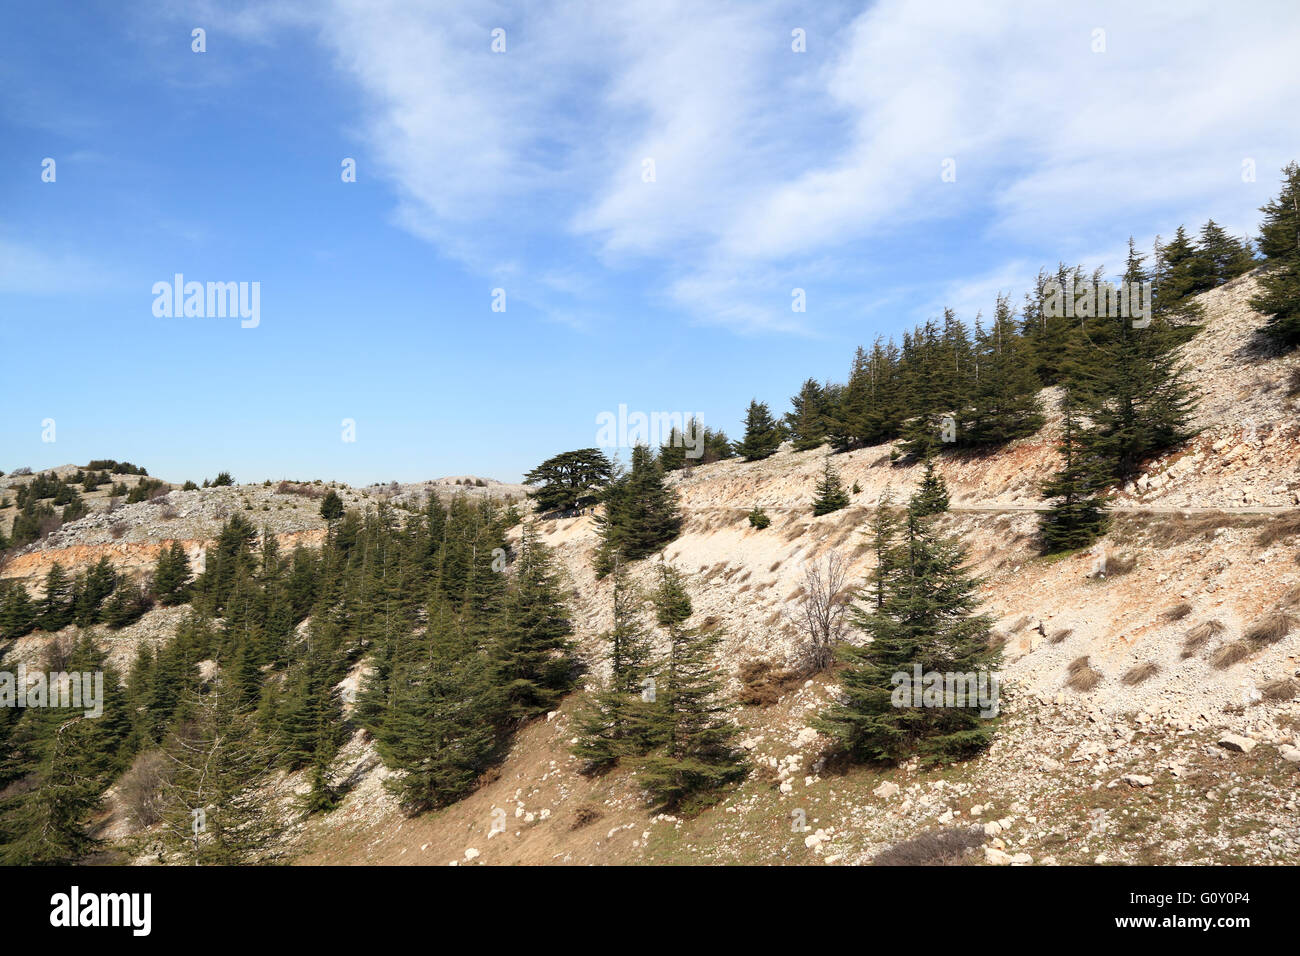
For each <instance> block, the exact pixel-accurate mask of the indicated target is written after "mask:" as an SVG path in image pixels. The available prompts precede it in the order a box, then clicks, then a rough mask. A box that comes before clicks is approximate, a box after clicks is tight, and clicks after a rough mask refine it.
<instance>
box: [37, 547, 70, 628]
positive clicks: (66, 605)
mask: <svg viewBox="0 0 1300 956" xmlns="http://www.w3.org/2000/svg"><path fill="white" fill-rule="evenodd" d="M73 610H74V608H73V604H72V581H71V580H69V578H68V574H67V572H66V571H64V570H63V565H62V564H60V563H59V562H58V561H55V562H54V563H53V564H52V565H50V570H49V572H48V573H47V574H46V575H45V597H44V599H42V601H41V610H40V623H41V630H43V631H59V630H62V629H63V628H65V627H67V626H68V625H69V624H71V623H72V616H73Z"/></svg>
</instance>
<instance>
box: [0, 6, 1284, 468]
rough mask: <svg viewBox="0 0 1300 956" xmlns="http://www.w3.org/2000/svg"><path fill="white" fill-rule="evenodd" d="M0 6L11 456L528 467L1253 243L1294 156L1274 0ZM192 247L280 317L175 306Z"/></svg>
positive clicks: (717, 422) (3, 376)
mask: <svg viewBox="0 0 1300 956" xmlns="http://www.w3.org/2000/svg"><path fill="white" fill-rule="evenodd" d="M6 6H7V9H6V12H5V24H6V29H5V31H4V32H3V34H0V369H3V371H0V468H3V469H5V470H11V469H12V468H14V467H17V466H20V465H29V466H31V467H34V468H40V467H48V466H51V465H56V464H62V463H66V462H75V463H83V462H84V461H85V460H87V459H89V458H92V457H114V458H119V459H129V460H131V461H134V462H137V463H141V464H144V465H146V466H147V467H149V469H150V472H151V473H153V474H157V475H161V476H164V477H167V478H170V479H173V480H183V479H186V478H194V479H196V480H197V479H199V478H203V477H209V476H211V475H213V474H215V473H216V472H217V471H218V470H221V469H229V470H231V471H233V472H234V474H235V475H236V477H237V478H238V479H239V480H241V481H252V480H262V479H264V478H280V477H297V478H314V477H325V478H338V479H342V480H345V481H350V482H353V483H366V482H370V481H387V480H390V479H397V480H402V481H413V480H418V479H423V478H429V477H436V476H439V475H446V474H466V473H474V474H482V475H487V476H492V477H497V478H501V479H504V480H514V479H517V478H518V477H519V476H520V475H521V474H522V473H523V472H524V471H526V470H527V469H528V468H530V467H531V466H532V465H534V464H536V463H537V462H538V461H540V460H541V459H542V458H544V457H547V456H548V455H550V454H553V453H556V452H559V451H562V450H565V449H568V448H574V447H582V446H586V445H591V444H594V443H595V441H596V430H597V425H596V419H597V416H598V415H599V414H600V413H601V412H605V411H614V410H616V409H617V408H618V406H619V405H620V404H625V405H627V406H628V408H629V409H631V410H642V411H646V412H651V411H683V412H699V413H701V415H702V416H703V418H704V420H705V421H706V422H707V423H709V424H711V425H714V426H715V427H720V428H723V429H725V430H726V431H727V432H728V433H729V434H732V436H733V437H738V433H739V422H740V419H741V417H742V416H743V413H744V408H745V405H746V403H747V402H748V400H749V399H750V398H751V397H758V398H760V399H762V400H765V401H768V402H769V403H771V404H772V406H773V409H774V411H777V412H780V411H783V410H784V409H785V408H786V407H787V402H788V398H789V396H790V395H791V394H793V393H794V392H795V391H796V390H797V388H798V385H799V383H800V382H801V381H802V380H803V379H804V378H806V377H808V376H815V377H817V378H836V379H842V378H843V377H844V375H845V372H846V370H847V368H848V364H849V361H850V359H851V357H852V352H853V349H854V347H855V346H857V345H859V344H869V343H870V342H871V340H872V339H873V338H874V337H875V336H876V335H890V334H897V333H899V332H900V331H901V330H902V329H903V328H905V327H908V326H910V325H912V324H914V323H916V322H918V321H922V320H924V319H925V318H927V317H929V316H932V315H935V314H937V313H938V312H939V311H940V310H941V309H942V308H943V307H944V306H945V305H950V306H952V307H954V308H956V309H957V310H958V312H959V315H960V316H961V317H962V318H963V319H965V320H966V321H967V322H972V321H973V320H974V317H975V315H976V313H977V312H978V311H980V310H983V312H984V313H985V314H986V315H987V314H988V313H989V312H990V311H991V309H992V306H993V303H994V299H995V296H996V295H997V293H998V292H999V291H1008V292H1011V293H1012V294H1013V297H1014V299H1015V300H1016V301H1019V298H1020V296H1021V294H1022V293H1023V291H1024V289H1025V288H1026V286H1027V285H1028V283H1029V281H1030V279H1031V278H1032V276H1033V275H1034V274H1035V273H1036V272H1037V270H1038V268H1039V267H1040V266H1042V265H1052V264H1054V263H1055V262H1056V261H1057V260H1058V259H1065V260H1068V261H1072V262H1074V261H1078V262H1082V263H1084V264H1085V265H1088V266H1090V267H1091V266H1094V265H1106V266H1108V267H1111V268H1112V269H1118V267H1119V264H1120V259H1121V255H1122V250H1123V248H1124V244H1125V241H1126V239H1127V237H1128V236H1129V234H1130V233H1131V234H1133V235H1135V236H1136V237H1137V239H1138V240H1139V242H1141V243H1143V244H1144V245H1146V246H1149V244H1150V242H1151V239H1152V238H1153V237H1154V236H1155V235H1156V234H1158V233H1159V234H1163V235H1166V236H1168V235H1169V234H1170V233H1171V232H1172V231H1173V229H1174V228H1175V227H1176V226H1177V225H1178V224H1179V223H1180V222H1182V223H1187V224H1189V225H1196V226H1199V224H1200V223H1202V222H1203V221H1204V220H1205V219H1206V218H1209V217H1213V218H1215V219H1216V220H1218V221H1219V222H1220V223H1222V224H1224V225H1225V226H1227V227H1228V228H1230V229H1232V230H1233V231H1235V232H1237V233H1239V234H1253V233H1254V230H1255V226H1256V224H1257V222H1258V212H1257V207H1258V206H1259V205H1260V204H1261V203H1263V202H1264V201H1266V200H1267V199H1268V198H1269V197H1270V196H1271V195H1273V194H1275V192H1276V190H1277V183H1278V170H1279V169H1280V167H1281V166H1282V165H1283V164H1285V163H1286V162H1287V161H1289V160H1292V159H1296V158H1297V157H1300V137H1298V136H1297V132H1298V127H1300V120H1298V117H1300V111H1297V109H1296V104H1297V103H1300V70H1297V69H1296V68H1295V65H1294V51H1295V50H1296V49H1297V48H1300V8H1297V7H1296V6H1295V4H1294V3H1293V2H1290V0H1279V2H1274V3H1267V2H1266V3H1260V4H1256V5H1254V6H1252V7H1251V8H1249V10H1248V11H1245V10H1242V9H1240V8H1234V7H1232V6H1230V5H1223V4H1219V5H1209V4H1206V5H1202V4H1195V3H1177V4H1141V5H1137V4H1132V3H1129V2H1124V3H1107V2H1103V3H1092V4H1088V5H1086V7H1085V5H1083V4H1068V5H1065V4H1062V5H1054V4H1044V3H1029V2H1025V3H1015V2H1012V3H1007V4H1003V5H1000V6H999V8H998V9H997V10H996V11H990V10H987V9H981V7H982V6H983V5H977V4H969V3H957V2H953V3H947V2H934V3H926V4H903V3H901V2H879V3H872V4H861V3H855V4H850V3H843V4H836V3H818V4H798V3H781V2H758V3H735V4H721V3H700V2H691V3H687V2H682V3H673V2H645V3H640V2H629V3H619V4H597V3H551V4H522V3H519V4H492V3H473V4H464V5H456V4H416V3H398V2H385V0H376V2H363V0H330V2H311V3H307V2H303V3H299V2H287V0H281V2H274V0H273V2H270V3H261V4H250V5H243V4H239V3H234V2H231V3H221V4H206V3H170V2H169V3H141V4H132V5H122V4H116V3H87V4H71V3H68V4H23V5H17V4H7V5H6ZM1139 6H1140V9H1134V8H1137V7H1139ZM195 28H202V29H203V30H205V31H206V51H205V52H202V53H196V52H193V50H192V48H191V47H192V43H193V40H192V31H193V30H194V29H195ZM497 28H500V29H502V30H504V31H505V34H504V36H505V51H504V52H493V50H492V31H493V30H494V29H497ZM796 30H798V31H802V35H803V36H804V37H805V45H806V51H805V52H795V51H794V50H793V49H792V45H793V44H794V40H793V39H792V37H793V35H794V31H796ZM1098 30H1100V31H1104V33H1102V34H1098V33H1097V32H1096V31H1098ZM1099 46H1100V47H1102V49H1097V48H1098V47H1099ZM46 158H52V159H54V160H55V181H54V182H44V181H42V162H43V160H44V159H46ZM345 158H353V159H355V161H356V168H357V181H356V182H355V183H345V182H342V180H341V176H340V172H341V163H342V161H343V160H344V159H345ZM647 159H652V160H653V161H654V181H653V182H646V181H645V176H644V170H645V168H646V164H645V160H647ZM945 160H952V161H953V162H954V164H955V171H956V176H955V179H954V180H953V181H944V179H943V177H942V176H941V172H942V169H943V164H944V161H945ZM1248 162H1250V163H1253V164H1254V167H1255V169H1256V171H1257V172H1256V179H1255V181H1249V178H1248V177H1245V176H1243V168H1244V167H1243V164H1244V163H1248ZM175 273H183V274H184V275H185V277H186V278H187V280H197V281H201V282H207V281H222V282H225V281H245V282H258V283H260V289H261V308H260V322H259V324H258V326H257V327H256V328H241V326H240V322H239V320H238V319H231V318H217V317H189V318H185V317H180V318H176V317H171V318H168V317H157V316H155V315H154V314H153V310H152V306H153V300H154V296H153V293H152V291H151V290H152V287H153V285H154V283H156V282H159V281H166V282H170V281H171V279H172V276H173V275H174V274H175ZM795 288H801V289H804V290H805V294H806V299H807V311H805V312H802V313H798V312H793V311H792V310H791V293H792V290H793V289H795ZM494 289H504V290H505V302H506V309H505V311H504V312H497V311H493V309H492V303H493V290H494ZM46 419H53V420H54V422H55V433H54V437H55V441H54V442H53V443H50V442H46V441H43V440H42V438H43V436H44V437H48V429H47V428H45V427H43V424H42V423H43V422H44V421H45V420H46ZM344 419H352V420H354V421H355V423H356V424H355V434H356V441H355V442H345V441H343V440H342V421H343V420H344Z"/></svg>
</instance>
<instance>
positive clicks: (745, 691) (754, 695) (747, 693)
mask: <svg viewBox="0 0 1300 956" xmlns="http://www.w3.org/2000/svg"><path fill="white" fill-rule="evenodd" d="M736 676H737V677H738V678H739V679H740V684H741V689H740V693H739V694H738V695H737V697H736V699H737V700H739V701H740V702H741V703H742V704H747V705H749V706H751V707H769V706H771V705H772V704H775V703H776V702H777V701H778V700H780V699H781V697H782V695H783V694H784V693H785V691H787V690H789V689H790V687H792V686H793V685H794V684H797V683H798V682H799V679H800V678H799V674H798V673H797V672H795V671H794V670H791V669H790V668H788V667H777V666H776V665H775V664H773V663H772V662H771V661H768V660H763V659H761V658H755V659H753V660H748V661H745V662H743V663H742V664H741V665H740V669H739V670H738V671H737V672H736Z"/></svg>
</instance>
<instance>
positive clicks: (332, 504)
mask: <svg viewBox="0 0 1300 956" xmlns="http://www.w3.org/2000/svg"><path fill="white" fill-rule="evenodd" d="M320 516H321V517H322V518H324V519H325V521H326V523H327V524H333V523H334V522H335V521H338V520H339V519H340V518H342V517H343V499H342V498H340V497H339V493H338V492H337V491H335V490H334V489H333V488H331V489H330V490H329V491H327V492H325V497H324V498H322V499H321V502H320Z"/></svg>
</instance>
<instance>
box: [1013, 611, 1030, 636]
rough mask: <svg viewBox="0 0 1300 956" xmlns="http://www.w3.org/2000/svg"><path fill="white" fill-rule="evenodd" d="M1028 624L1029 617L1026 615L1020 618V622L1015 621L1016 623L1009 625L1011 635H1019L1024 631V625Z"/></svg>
mask: <svg viewBox="0 0 1300 956" xmlns="http://www.w3.org/2000/svg"><path fill="white" fill-rule="evenodd" d="M1028 623H1029V617H1028V615H1026V616H1024V617H1022V618H1020V620H1018V621H1016V623H1014V624H1012V625H1011V627H1010V632H1011V633H1012V634H1019V633H1020V632H1021V631H1023V630H1024V629H1025V625H1026V624H1028Z"/></svg>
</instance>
